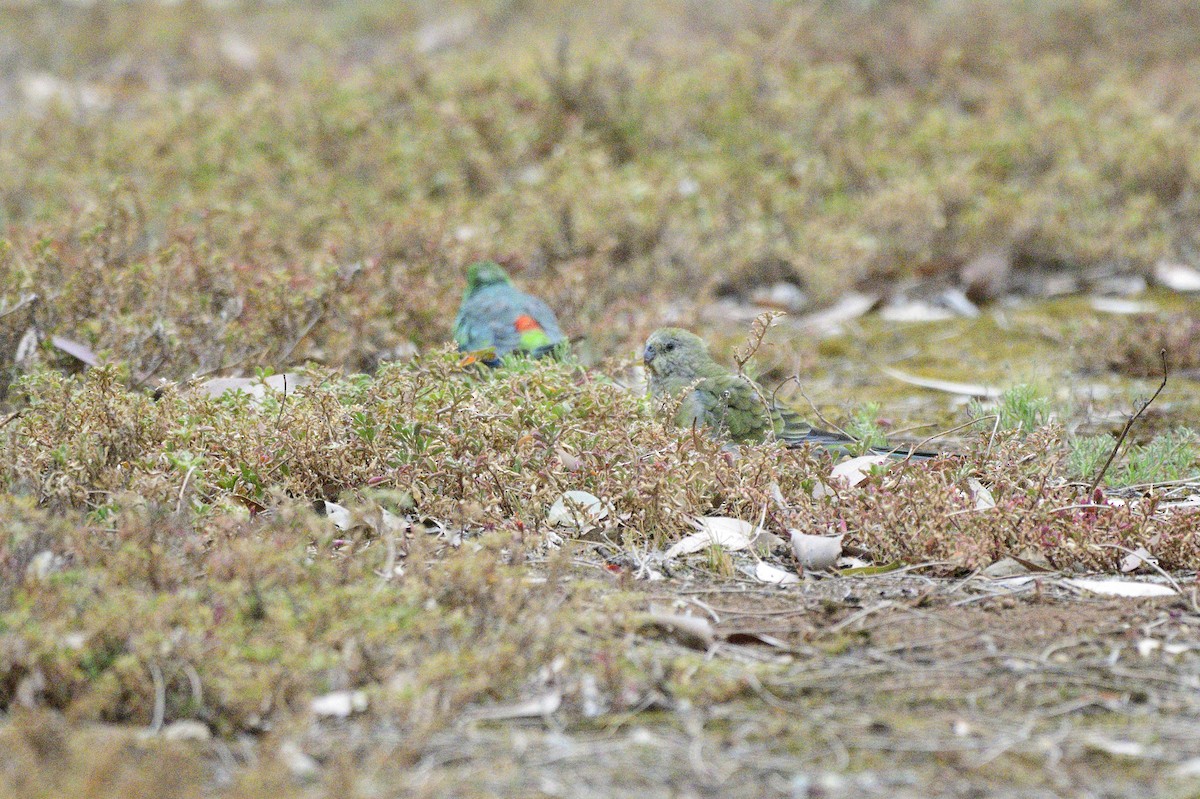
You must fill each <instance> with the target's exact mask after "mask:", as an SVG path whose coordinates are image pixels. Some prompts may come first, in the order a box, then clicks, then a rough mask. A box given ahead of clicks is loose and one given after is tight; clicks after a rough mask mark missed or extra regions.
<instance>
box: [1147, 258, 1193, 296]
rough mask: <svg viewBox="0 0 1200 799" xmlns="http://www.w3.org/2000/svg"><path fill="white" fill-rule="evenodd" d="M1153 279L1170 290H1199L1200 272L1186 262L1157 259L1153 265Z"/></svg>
mask: <svg viewBox="0 0 1200 799" xmlns="http://www.w3.org/2000/svg"><path fill="white" fill-rule="evenodd" d="M1154 279H1155V280H1156V281H1158V284H1159V285H1160V286H1165V287H1167V288H1169V289H1171V291H1182V292H1191V291H1200V272H1198V271H1196V270H1195V269H1193V268H1192V267H1190V266H1188V265H1187V264H1180V263H1172V262H1170V261H1159V262H1158V263H1157V264H1155V265H1154Z"/></svg>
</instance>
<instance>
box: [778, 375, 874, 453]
mask: <svg viewBox="0 0 1200 799" xmlns="http://www.w3.org/2000/svg"><path fill="white" fill-rule="evenodd" d="M791 379H794V380H795V381H796V390H797V391H799V392H800V396H802V397H804V401H805V402H807V403H808V407H810V408H812V411H813V413H815V414H816V415H817V418H818V419H820V420H821V424H823V425H825V426H826V427H828V428H830V429H832V430H834V431H836V432H838V433H841V434H842V435H844V436H845V437H846V438H850V439H854V440H855V441H857V440H858V439H857V438H854V436H852V435H850V434H849V433H847V432H846V431H845V430H843V429H842V428H840V427H838V426H837V425H836V424H834V423H833V422H831V421H829V420H828V419H826V418H825V414H823V413H821V411H820V409H819V408H817V405H816V403H814V402H813V401H812V400H811V399H809V398H808V395H807V394H805V393H804V388H803V387H802V386H801V385H800V376H799V375H793V376H792V378H791Z"/></svg>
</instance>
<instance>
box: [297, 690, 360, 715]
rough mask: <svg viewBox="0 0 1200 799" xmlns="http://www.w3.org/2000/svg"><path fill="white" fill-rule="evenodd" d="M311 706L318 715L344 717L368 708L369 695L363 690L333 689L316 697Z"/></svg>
mask: <svg viewBox="0 0 1200 799" xmlns="http://www.w3.org/2000/svg"><path fill="white" fill-rule="evenodd" d="M309 708H310V709H311V710H312V712H313V713H315V714H316V715H318V716H327V717H329V718H336V719H344V718H347V717H348V716H350V714H352V713H362V712H363V711H364V710H366V709H367V695H366V693H364V692H363V691H333V692H331V693H328V694H323V695H321V696H318V697H315V698H314V699H313V700H312V702H310V703H309Z"/></svg>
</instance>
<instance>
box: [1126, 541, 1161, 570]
mask: <svg viewBox="0 0 1200 799" xmlns="http://www.w3.org/2000/svg"><path fill="white" fill-rule="evenodd" d="M1156 565H1158V558H1156V557H1154V556H1153V555H1151V554H1150V552H1149V550H1147V549H1146V548H1145V547H1138V548H1137V549H1135V550H1134V551H1133V552H1130V553H1129V554H1128V555H1126V556H1125V557H1123V558H1121V571H1122V572H1124V573H1125V574H1128V573H1129V572H1132V571H1137V570H1138V569H1140V568H1142V567H1143V566H1149V567H1150V568H1151V569H1153V568H1154V567H1155V566H1156Z"/></svg>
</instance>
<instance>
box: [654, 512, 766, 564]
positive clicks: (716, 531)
mask: <svg viewBox="0 0 1200 799" xmlns="http://www.w3.org/2000/svg"><path fill="white" fill-rule="evenodd" d="M694 523H695V525H696V527H698V528H700V532H698V533H692V534H691V535H689V536H687V537H685V538H684V539H682V540H681V541H679V542H678V543H676V544H675V545H674V546H673V547H671V548H670V549H668V550H667V552H666V554H665V555H663V559H664V560H670V559H671V558H674V557H678V556H679V555H690V554H692V553H693V552H700V551H702V550H705V549H708V548H709V547H711V546H719V547H721V548H722V549H724V550H725V551H726V552H736V551H738V550H740V549H746V548H747V547H749V546H750V541H751V540H753V539H754V537H755V536H756V535H757V534H758V531H756V530H755V529H754V527H753V525H751V524H750V522H744V521H742V520H741V519H733V518H730V517H729V516H705V517H703V518H699V519H696V520H695V521H694Z"/></svg>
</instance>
